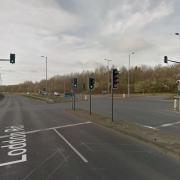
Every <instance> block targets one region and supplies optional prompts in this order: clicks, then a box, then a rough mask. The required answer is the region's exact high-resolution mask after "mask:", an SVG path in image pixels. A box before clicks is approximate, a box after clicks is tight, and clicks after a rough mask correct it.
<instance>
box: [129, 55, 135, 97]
mask: <svg viewBox="0 0 180 180" xmlns="http://www.w3.org/2000/svg"><path fill="white" fill-rule="evenodd" d="M133 54H135V52H130V53H129V62H128V97H130V63H131V55H133Z"/></svg>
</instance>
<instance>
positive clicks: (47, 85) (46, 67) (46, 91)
mask: <svg viewBox="0 0 180 180" xmlns="http://www.w3.org/2000/svg"><path fill="white" fill-rule="evenodd" d="M41 57H43V58H45V60H46V61H45V62H46V92H48V84H47V56H41Z"/></svg>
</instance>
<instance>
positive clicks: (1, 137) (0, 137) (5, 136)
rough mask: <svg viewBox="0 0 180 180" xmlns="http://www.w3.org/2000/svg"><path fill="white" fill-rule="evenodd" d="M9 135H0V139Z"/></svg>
mask: <svg viewBox="0 0 180 180" xmlns="http://www.w3.org/2000/svg"><path fill="white" fill-rule="evenodd" d="M7 137H9V135H4V136H0V139H3V138H7Z"/></svg>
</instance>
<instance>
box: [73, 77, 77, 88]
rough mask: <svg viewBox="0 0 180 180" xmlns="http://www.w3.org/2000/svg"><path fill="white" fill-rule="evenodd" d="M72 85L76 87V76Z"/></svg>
mask: <svg viewBox="0 0 180 180" xmlns="http://www.w3.org/2000/svg"><path fill="white" fill-rule="evenodd" d="M73 87H74V88H77V78H74V79H73Z"/></svg>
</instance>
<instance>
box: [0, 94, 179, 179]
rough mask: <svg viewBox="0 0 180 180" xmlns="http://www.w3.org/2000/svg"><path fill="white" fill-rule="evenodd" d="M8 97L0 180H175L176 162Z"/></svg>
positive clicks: (58, 110) (1, 117)
mask: <svg viewBox="0 0 180 180" xmlns="http://www.w3.org/2000/svg"><path fill="white" fill-rule="evenodd" d="M69 105H70V104H67V103H66V104H46V103H43V102H40V101H35V100H30V99H27V98H25V97H21V96H12V95H7V96H6V97H5V98H4V100H3V101H1V102H0V179H1V180H47V179H50V180H59V179H61V180H92V179H93V180H110V179H112V180H121V179H122V180H179V179H180V171H179V169H180V162H179V161H177V160H175V159H172V158H170V157H168V156H167V155H165V154H162V153H160V152H159V151H157V150H155V149H153V148H151V147H150V146H147V145H144V144H142V143H140V142H137V141H135V140H133V139H131V138H128V137H127V136H123V135H120V134H118V133H115V132H113V131H111V130H107V129H106V128H103V127H100V126H98V125H96V124H93V123H91V122H88V121H86V120H84V121H81V120H79V119H78V118H77V117H74V116H73V115H72V114H70V113H69V111H67V109H66V108H67V107H68V106H69Z"/></svg>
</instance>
